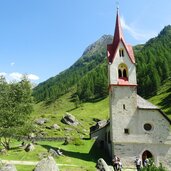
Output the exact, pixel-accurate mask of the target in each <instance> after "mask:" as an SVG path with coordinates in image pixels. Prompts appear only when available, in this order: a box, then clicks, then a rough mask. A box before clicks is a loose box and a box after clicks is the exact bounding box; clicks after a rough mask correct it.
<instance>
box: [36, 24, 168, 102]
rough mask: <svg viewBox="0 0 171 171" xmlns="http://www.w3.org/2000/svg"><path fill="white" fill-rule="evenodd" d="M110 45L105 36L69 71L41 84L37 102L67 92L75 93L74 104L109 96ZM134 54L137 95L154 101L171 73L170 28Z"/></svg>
mask: <svg viewBox="0 0 171 171" xmlns="http://www.w3.org/2000/svg"><path fill="white" fill-rule="evenodd" d="M111 42H112V36H110V35H104V36H102V37H101V38H100V39H99V40H98V41H96V42H95V43H93V44H91V45H90V46H88V47H87V48H86V49H85V51H84V52H83V55H82V56H81V57H80V59H79V60H78V61H76V62H75V63H74V64H73V65H72V66H71V67H70V68H68V69H67V70H65V71H63V72H62V73H60V74H59V75H57V76H55V77H52V78H50V79H48V80H47V81H45V82H43V83H41V84H39V85H38V86H37V87H36V88H34V92H33V95H34V97H35V99H36V101H37V102H39V101H47V102H52V101H55V100H56V99H57V98H59V97H60V96H61V95H64V94H66V93H67V92H72V94H73V95H72V99H71V100H75V102H78V101H92V100H93V101H96V100H99V99H100V98H105V97H106V96H107V95H108V92H107V87H108V85H107V79H108V78H107V77H108V74H107V62H106V45H107V44H109V43H111ZM134 52H135V58H136V63H137V81H138V94H140V95H141V96H143V97H146V98H149V97H152V96H154V95H156V94H157V92H158V90H159V88H161V86H162V84H163V83H164V81H165V80H167V79H168V78H169V76H170V73H171V65H169V63H171V26H170V25H169V26H166V27H165V28H164V29H163V30H162V31H161V32H160V33H159V35H158V36H157V37H155V38H152V39H150V40H149V41H148V42H147V43H146V44H144V45H137V46H135V47H134Z"/></svg>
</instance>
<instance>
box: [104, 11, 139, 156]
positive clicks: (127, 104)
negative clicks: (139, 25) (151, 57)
mask: <svg viewBox="0 0 171 171" xmlns="http://www.w3.org/2000/svg"><path fill="white" fill-rule="evenodd" d="M107 57H108V74H109V99H110V103H109V105H110V134H111V143H112V144H111V146H112V156H113V155H114V154H116V155H119V156H121V155H122V150H121V146H124V145H125V144H127V143H129V142H130V143H131V141H132V139H131V137H130V136H129V134H130V133H131V131H132V130H133V129H136V128H134V126H133V125H132V124H131V122H132V119H133V118H134V115H135V113H136V110H137V80H136V65H135V58H134V53H133V49H132V46H131V45H128V44H126V42H125V40H124V36H123V33H122V28H121V23H120V16H119V10H118V9H117V15H116V24H115V32H114V38H113V42H112V44H109V45H108V46H107Z"/></svg>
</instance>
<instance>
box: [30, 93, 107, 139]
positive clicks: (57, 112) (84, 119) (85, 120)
mask: <svg viewBox="0 0 171 171" xmlns="http://www.w3.org/2000/svg"><path fill="white" fill-rule="evenodd" d="M70 97H71V93H68V94H66V95H64V96H62V97H61V98H60V99H58V100H56V102H55V103H52V104H49V105H46V104H44V103H39V104H37V105H35V111H34V113H33V115H32V117H33V120H36V119H38V118H41V117H45V118H48V119H49V122H47V123H46V124H45V125H43V126H41V130H43V131H44V132H47V136H68V134H69V135H72V136H78V133H80V134H79V135H80V136H81V135H82V136H86V137H89V128H90V126H92V125H94V124H95V122H94V121H93V118H98V119H100V120H102V119H108V118H109V117H108V114H109V106H108V98H106V99H104V100H101V101H99V102H96V103H83V104H81V106H80V107H78V108H75V105H74V103H73V102H71V99H70ZM66 113H70V114H72V115H74V116H75V118H76V119H77V120H78V121H79V123H80V124H79V125H78V126H77V127H73V126H69V125H65V124H63V123H62V122H61V119H62V117H63V115H64V114H66ZM54 123H57V124H58V125H59V126H60V127H61V130H60V131H51V130H48V129H46V128H45V127H46V126H51V125H53V124H54ZM66 127H67V128H70V129H72V131H70V132H69V133H68V132H67V131H66V130H65V129H66Z"/></svg>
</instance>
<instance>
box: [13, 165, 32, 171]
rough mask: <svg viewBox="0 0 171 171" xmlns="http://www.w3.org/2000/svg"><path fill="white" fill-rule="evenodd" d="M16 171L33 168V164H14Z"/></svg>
mask: <svg viewBox="0 0 171 171" xmlns="http://www.w3.org/2000/svg"><path fill="white" fill-rule="evenodd" d="M15 166H16V169H17V171H32V170H33V169H34V166H28V165H15Z"/></svg>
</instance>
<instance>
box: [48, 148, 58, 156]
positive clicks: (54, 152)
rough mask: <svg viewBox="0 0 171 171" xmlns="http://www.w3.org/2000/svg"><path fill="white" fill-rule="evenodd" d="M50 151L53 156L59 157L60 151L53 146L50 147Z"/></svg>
mask: <svg viewBox="0 0 171 171" xmlns="http://www.w3.org/2000/svg"><path fill="white" fill-rule="evenodd" d="M49 153H50V154H51V156H53V157H57V156H59V155H58V153H57V151H56V150H54V149H52V148H50V149H49Z"/></svg>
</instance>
